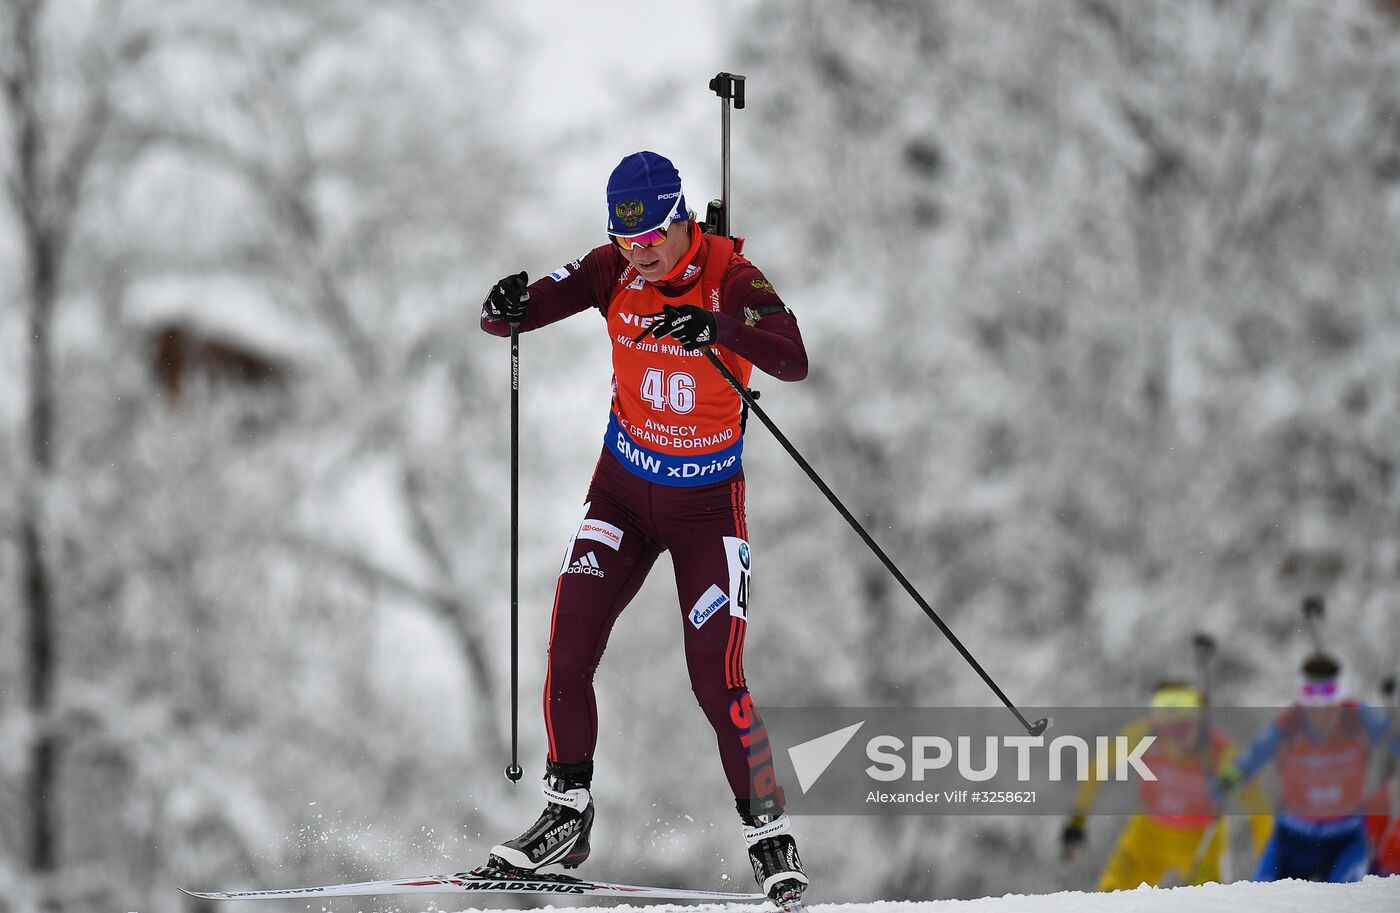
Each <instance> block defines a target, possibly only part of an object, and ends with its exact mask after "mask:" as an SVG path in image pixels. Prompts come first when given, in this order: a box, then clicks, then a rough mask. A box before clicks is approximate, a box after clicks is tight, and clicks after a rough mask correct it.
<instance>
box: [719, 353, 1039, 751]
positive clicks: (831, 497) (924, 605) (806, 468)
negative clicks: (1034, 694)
mask: <svg viewBox="0 0 1400 913" xmlns="http://www.w3.org/2000/svg"><path fill="white" fill-rule="evenodd" d="M705 356H706V357H707V358H709V360H710V364H712V365H714V366H715V368H716V370H718V371H719V373H720V374H721V375H722V376H723V377H724V379H725V380H727V381H728V382H729V385H730V386H732V387H733V388H734V389H735V390H736V391H738V393H739V396H740V397H742V398H743V400H744V404H745V405H747V406H748V407H749V408H750V409H752V410H753V413H754V415H757V416H758V418H759V420H760V421H761V422H763V424H764V426H765V427H767V429H768V430H769V431H770V432H772V433H773V437H775V438H777V439H778V443H779V444H782V445H783V449H784V450H786V451H787V452H788V455H789V456H791V457H792V458H793V460H795V461H796V462H797V465H798V466H800V467H802V471H803V472H805V473H806V474H807V478H809V479H811V480H812V483H813V484H815V485H816V486H817V488H819V489H821V493H822V494H824V495H826V499H827V500H828V501H830V502H831V506H832V507H835V508H836V511H837V513H839V514H840V515H841V516H842V517H843V518H844V519H845V521H846V522H847V523H849V524H850V525H851V529H853V530H855V531H856V535H858V536H860V538H861V540H862V541H864V542H865V544H866V546H867V547H868V548H869V549H870V550H871V551H872V552H874V553H875V557H877V558H879V559H880V561H881V562H883V563H884V565H885V568H886V570H888V571H889V572H890V574H891V575H893V576H894V579H895V580H897V581H899V585H900V586H902V587H904V591H905V592H906V593H908V594H909V596H910V598H912V599H913V600H914V602H916V603H918V606H919V608H921V609H923V610H924V614H925V615H927V616H928V617H929V618H930V619H931V620H932V621H933V623H934V624H936V625H938V630H940V631H942V632H943V636H944V637H946V638H948V641H949V642H950V643H951V644H952V645H953V646H954V647H956V648H957V651H958V652H959V653H961V654H962V657H963V659H965V660H967V662H968V665H970V666H972V668H973V669H974V670H976V672H977V674H978V675H980V676H982V681H984V682H986V683H987V686H988V687H990V688H991V689H992V691H993V693H995V694H996V696H997V697H998V698H1000V699H1001V702H1002V703H1003V704H1005V705H1006V709H1007V710H1010V711H1011V712H1012V713H1013V714H1014V715H1015V717H1016V719H1017V720H1019V721H1020V723H1021V725H1022V726H1024V727H1025V729H1026V732H1028V733H1030V734H1031V735H1033V736H1037V735H1040V734H1042V733H1043V732H1045V730H1046V729H1048V728H1049V726H1050V722H1051V721H1050V718H1049V717H1042V718H1041V719H1039V720H1036V721H1035V722H1034V723H1031V722H1029V721H1027V720H1026V717H1025V715H1024V714H1022V713H1021V711H1020V709H1019V708H1017V706H1016V705H1015V704H1013V703H1012V702H1011V699H1010V698H1009V697H1007V696H1006V692H1004V691H1002V690H1001V688H1000V687H999V686H998V685H997V683H996V681H995V680H994V679H993V678H992V677H991V676H990V675H988V674H987V670H986V669H984V668H982V664H981V663H979V662H978V661H977V658H976V657H975V656H973V655H972V652H971V651H970V650H968V649H967V647H966V646H964V645H963V642H962V641H961V640H959V639H958V636H957V635H956V634H954V633H953V629H952V628H950V627H948V625H947V624H946V623H945V622H944V621H943V619H942V618H941V617H939V615H938V613H937V612H935V611H934V610H933V607H932V606H930V605H929V604H928V600H926V599H924V597H923V596H922V595H920V593H919V591H918V590H916V589H914V585H913V584H912V583H910V582H909V578H907V577H905V576H904V572H903V571H901V570H900V569H899V568H898V567H897V566H896V565H895V563H894V561H893V560H891V558H890V556H889V555H887V554H885V550H884V549H882V548H880V545H879V543H877V542H876V541H875V540H874V538H872V537H871V535H870V533H868V532H866V531H865V527H864V526H861V524H860V521H859V520H857V519H856V518H855V516H854V515H852V513H851V512H850V511H849V510H847V509H846V505H845V504H842V503H841V499H840V498H838V497H836V493H835V492H833V491H832V490H831V488H830V486H828V485H827V484H826V482H825V481H823V480H822V477H821V476H819V475H817V471H816V470H815V469H813V468H812V467H811V464H809V463H808V462H807V461H806V460H805V459H803V457H802V454H801V453H799V452H798V451H797V448H796V447H794V446H793V445H792V443H791V442H789V441H788V439H787V437H786V436H785V435H784V434H783V433H782V431H780V430H778V426H777V425H775V424H774V423H773V420H772V419H770V418H769V417H768V414H767V413H765V412H764V411H763V409H762V408H761V407H760V406H759V405H758V403H757V402H756V401H755V400H754V398H753V397H752V396H750V395H749V391H748V390H746V389H745V388H744V385H743V384H741V383H740V382H739V379H738V378H736V377H735V376H734V374H733V373H732V372H730V370H729V369H728V368H727V367H725V365H724V362H722V361H720V358H719V356H718V355H716V354H715V353H714V350H713V349H711V348H709V347H708V346H706V347H705Z"/></svg>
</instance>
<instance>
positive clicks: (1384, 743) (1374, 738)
mask: <svg viewBox="0 0 1400 913" xmlns="http://www.w3.org/2000/svg"><path fill="white" fill-rule="evenodd" d="M1359 710H1360V713H1361V722H1362V725H1363V726H1365V728H1366V736H1367V738H1369V739H1370V741H1371V744H1372V746H1374V747H1375V748H1376V749H1377V750H1379V751H1380V752H1381V753H1382V754H1389V755H1390V756H1391V757H1394V758H1400V726H1396V725H1395V724H1394V723H1392V722H1391V719H1390V714H1389V713H1387V712H1386V711H1385V710H1384V709H1383V708H1381V707H1376V706H1373V705H1371V704H1362V705H1361V706H1360V708H1359Z"/></svg>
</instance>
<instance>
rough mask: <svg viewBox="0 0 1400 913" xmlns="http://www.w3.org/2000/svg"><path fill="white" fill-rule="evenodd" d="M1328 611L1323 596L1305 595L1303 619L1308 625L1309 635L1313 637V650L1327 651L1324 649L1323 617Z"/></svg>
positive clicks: (1316, 651)
mask: <svg viewBox="0 0 1400 913" xmlns="http://www.w3.org/2000/svg"><path fill="white" fill-rule="evenodd" d="M1326 612H1327V607H1326V603H1324V602H1323V601H1322V597H1321V596H1304V597H1303V621H1304V623H1305V624H1306V625H1307V626H1308V636H1309V637H1310V638H1312V645H1313V652H1314V653H1325V652H1326V651H1325V650H1323V649H1322V617H1323V615H1325V614H1326Z"/></svg>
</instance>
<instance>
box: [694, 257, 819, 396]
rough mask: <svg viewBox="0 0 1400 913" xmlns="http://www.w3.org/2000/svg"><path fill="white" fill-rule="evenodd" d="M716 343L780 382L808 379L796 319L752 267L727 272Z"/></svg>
mask: <svg viewBox="0 0 1400 913" xmlns="http://www.w3.org/2000/svg"><path fill="white" fill-rule="evenodd" d="M715 342H717V343H719V344H720V345H721V346H724V348H726V349H728V350H729V351H731V352H733V353H734V354H736V355H738V356H740V357H741V358H744V359H746V360H747V361H749V362H751V363H752V364H753V366H754V367H755V368H758V369H759V370H760V371H762V372H763V373H765V374H771V375H772V376H773V377H776V378H778V380H802V379H803V378H804V377H806V376H807V349H806V347H805V346H803V345H802V333H801V331H799V330H798V328H797V318H796V317H794V316H793V315H792V311H789V310H788V309H787V307H786V306H785V305H784V304H783V300H782V299H781V298H779V297H778V293H777V292H776V291H774V290H773V284H772V283H771V282H769V281H768V280H767V279H765V278H763V273H762V272H760V271H759V269H758V267H756V266H754V265H753V264H751V263H741V264H738V265H737V266H734V267H733V268H732V269H730V270H729V272H727V273H725V276H724V285H723V287H722V289H721V291H720V310H719V312H718V313H716V314H715Z"/></svg>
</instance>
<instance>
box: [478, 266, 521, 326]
mask: <svg viewBox="0 0 1400 913" xmlns="http://www.w3.org/2000/svg"><path fill="white" fill-rule="evenodd" d="M529 284H530V283H529V279H527V278H526V276H525V274H524V273H516V274H515V275H514V276H506V277H505V278H504V279H502V280H500V281H499V282H497V283H496V284H495V285H493V286H491V291H490V293H489V294H487V296H486V300H485V301H483V302H482V303H481V316H482V317H485V318H487V319H488V320H504V321H505V322H506V323H521V322H523V321H524V320H525V313H526V311H528V310H529V307H530V293H529V291H527V290H526V286H528V285H529Z"/></svg>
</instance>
